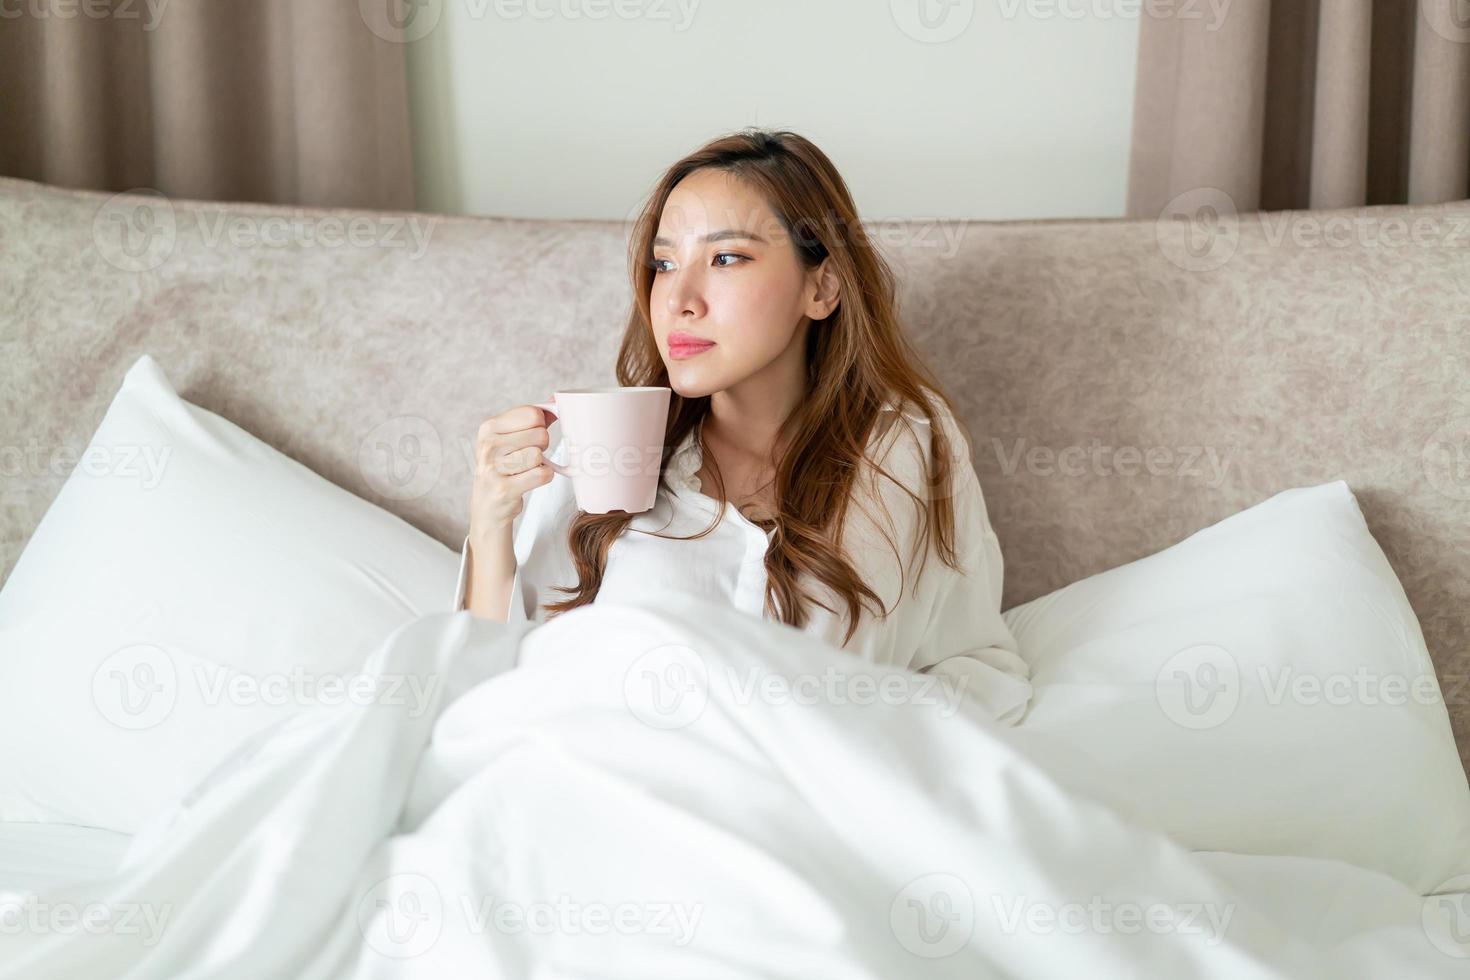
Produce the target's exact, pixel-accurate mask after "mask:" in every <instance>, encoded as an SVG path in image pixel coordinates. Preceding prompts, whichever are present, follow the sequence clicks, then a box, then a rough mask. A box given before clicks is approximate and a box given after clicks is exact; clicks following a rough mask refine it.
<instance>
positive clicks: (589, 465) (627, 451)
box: [536, 387, 670, 514]
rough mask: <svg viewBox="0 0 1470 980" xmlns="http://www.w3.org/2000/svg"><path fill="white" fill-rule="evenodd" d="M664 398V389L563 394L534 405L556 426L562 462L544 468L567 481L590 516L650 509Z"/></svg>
mask: <svg viewBox="0 0 1470 980" xmlns="http://www.w3.org/2000/svg"><path fill="white" fill-rule="evenodd" d="M669 395H670V389H668V388H666V387H645V388H638V387H634V388H621V387H611V388H568V389H567V390H565V391H558V392H557V393H556V394H555V396H553V400H552V401H548V402H538V403H537V404H536V407H537V408H539V409H541V410H542V411H544V412H549V413H551V414H552V415H553V416H555V418H554V419H553V421H556V422H560V423H561V437H562V441H563V442H564V443H565V444H566V456H565V459H566V462H565V463H564V464H558V463H553V462H552V461H551V460H550V459H547V460H546V463H547V465H548V466H550V467H551V468H552V469H553V470H554V471H556V472H557V473H559V474H561V475H562V476H566V477H570V478H571V480H572V490H573V492H574V493H575V494H576V498H577V506H578V507H579V508H580V509H582V510H584V511H586V512H587V513H589V514H610V513H612V512H613V511H616V510H621V511H626V512H627V513H629V514H641V513H643V512H644V511H646V510H650V509H652V507H653V504H654V501H655V499H656V498H657V496H658V475H659V468H660V466H661V464H662V462H663V451H664V430H665V429H666V428H667V427H668V418H669ZM548 424H549V423H548Z"/></svg>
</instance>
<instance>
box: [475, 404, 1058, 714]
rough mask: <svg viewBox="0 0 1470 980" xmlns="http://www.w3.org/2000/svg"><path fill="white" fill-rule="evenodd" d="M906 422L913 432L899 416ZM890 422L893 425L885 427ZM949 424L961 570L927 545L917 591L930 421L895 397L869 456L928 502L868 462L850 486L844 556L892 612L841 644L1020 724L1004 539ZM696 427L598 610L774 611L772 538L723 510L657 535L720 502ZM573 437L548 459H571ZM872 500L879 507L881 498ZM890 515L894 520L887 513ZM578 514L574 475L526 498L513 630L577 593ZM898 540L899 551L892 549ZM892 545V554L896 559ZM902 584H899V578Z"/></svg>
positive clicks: (630, 536)
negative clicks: (696, 598) (769, 583)
mask: <svg viewBox="0 0 1470 980" xmlns="http://www.w3.org/2000/svg"><path fill="white" fill-rule="evenodd" d="M899 415H901V416H902V417H903V418H904V419H907V420H908V422H909V423H912V428H910V426H909V425H906V424H904V423H903V422H902V421H900V420H899V419H898V418H896V417H895V416H899ZM889 423H892V424H889ZM943 424H944V425H945V427H946V429H945V431H946V432H947V434H948V435H949V439H950V445H951V447H952V452H953V453H954V454H955V458H954V466H953V474H954V487H953V494H954V500H953V502H954V515H955V548H956V553H957V555H958V557H959V558H960V559H961V567H962V568H963V570H964V573H963V574H961V573H960V572H956V571H955V570H954V569H952V568H950V567H949V566H948V565H946V564H945V563H944V562H943V561H942V560H941V558H940V557H939V553H938V551H937V549H936V543H935V542H934V541H933V540H932V539H931V540H930V542H929V553H928V555H927V564H926V565H925V567H924V568H923V574H922V576H921V577H920V579H919V582H918V586H917V589H915V587H914V582H913V578H914V572H915V571H916V570H917V568H918V565H919V564H920V563H922V558H923V556H915V555H914V549H915V545H916V543H917V535H918V533H919V531H920V530H921V529H922V527H923V525H922V523H920V522H921V521H922V520H923V518H922V517H921V516H920V514H919V512H918V506H927V503H928V500H929V491H928V472H929V468H928V459H929V454H930V441H929V426H930V421H929V420H928V419H927V418H926V417H924V416H923V415H920V414H916V413H911V412H908V411H902V412H900V411H899V409H898V408H897V407H896V406H895V405H894V403H892V402H890V403H889V404H887V405H885V406H884V408H883V415H882V417H881V418H880V420H879V423H878V425H876V426H875V431H874V435H873V438H872V440H871V441H870V443H869V447H868V455H869V459H870V460H873V459H876V460H878V461H880V462H881V463H882V465H883V467H884V468H885V469H887V470H888V471H889V472H890V473H891V474H892V475H893V477H894V478H896V479H898V480H900V481H902V483H903V484H904V485H905V486H906V487H908V489H909V490H910V491H911V492H912V493H914V494H915V495H916V496H917V497H918V498H919V504H918V505H917V506H916V504H915V501H914V500H913V498H911V497H910V496H909V495H908V494H907V493H905V492H904V490H903V489H901V488H900V487H899V486H897V485H896V484H895V483H894V482H893V480H890V479H888V478H887V477H884V476H882V475H880V474H878V473H877V470H876V468H874V467H873V466H872V465H871V463H869V464H865V465H864V467H863V468H862V469H861V470H860V475H859V477H858V478H857V480H856V481H855V483H854V487H853V493H854V500H853V502H852V505H851V506H850V508H849V513H848V518H847V525H848V526H847V528H846V530H845V531H844V537H843V545H844V547H845V548H846V551H847V555H848V559H849V561H851V562H852V563H853V566H854V568H855V569H856V570H857V572H858V573H859V574H860V575H861V576H862V578H863V581H864V582H866V583H867V584H868V586H869V587H870V588H872V589H873V591H874V592H876V593H877V594H878V596H879V597H880V598H881V599H882V600H883V607H884V608H886V609H890V610H891V612H890V613H889V614H888V616H887V618H885V619H878V618H875V617H874V616H873V614H872V612H871V611H870V610H869V609H866V608H865V609H864V610H863V612H862V614H861V616H860V619H859V623H858V628H857V630H856V631H855V632H854V633H853V636H852V639H851V640H849V641H848V643H847V644H846V647H845V648H846V649H847V650H849V651H851V652H853V653H855V654H857V655H858V656H860V657H863V658H865V659H867V660H870V661H873V662H875V663H881V664H891V665H895V666H899V667H906V668H908V669H910V670H915V671H921V672H932V673H938V674H940V675H948V678H949V679H950V680H952V681H954V682H955V683H956V684H958V685H960V689H961V690H962V691H963V692H964V693H965V694H966V695H968V696H969V697H971V698H972V699H975V700H978V701H979V702H980V703H982V704H983V705H985V706H986V707H987V708H988V709H989V710H990V713H991V714H992V716H993V717H995V719H996V720H997V721H999V722H1001V723H1002V724H1014V723H1015V722H1017V721H1019V720H1020V718H1021V716H1022V715H1023V714H1024V713H1025V710H1026V706H1027V703H1028V702H1029V700H1030V697H1031V684H1030V681H1029V676H1030V674H1029V671H1028V669H1027V666H1026V663H1025V661H1024V660H1022V659H1021V656H1020V654H1019V651H1018V648H1017V645H1016V641H1015V638H1014V637H1013V636H1012V635H1011V632H1010V629H1009V628H1008V627H1007V626H1006V624H1005V621H1004V620H1003V619H1001V615H1000V600H1001V574H1002V567H1001V553H1000V542H999V541H998V540H997V538H996V536H995V532H994V531H992V530H991V527H990V520H989V517H988V515H987V513H986V510H985V498H984V496H983V495H982V493H981V491H980V480H979V478H978V477H977V476H976V475H975V469H974V466H973V465H972V464H971V461H970V457H969V450H968V448H967V446H966V443H965V441H964V438H963V436H962V434H961V433H960V431H959V428H958V426H957V425H956V424H955V422H954V419H953V417H951V416H949V415H948V414H947V413H946V414H945V416H944V420H943ZM698 435H699V427H698V426H695V427H694V429H692V430H691V431H690V433H689V434H688V435H687V436H686V437H685V439H684V441H683V442H682V443H680V445H679V447H678V449H676V450H675V452H674V453H673V455H672V456H671V457H670V459H669V463H668V466H667V467H666V469H665V476H666V478H667V482H668V484H669V486H670V487H671V488H672V493H670V492H669V491H667V490H665V489H664V488H662V487H660V489H659V492H658V496H657V498H656V500H655V503H654V506H653V508H652V509H651V510H648V511H645V512H644V513H642V514H638V515H635V516H634V517H633V519H632V520H631V521H630V522H629V525H628V527H627V529H626V530H625V531H624V533H623V534H622V535H620V536H619V537H618V538H617V540H615V541H614V542H613V544H612V545H611V547H610V548H609V549H608V559H607V567H606V569H605V570H604V573H603V579H602V587H601V588H600V589H599V590H598V593H597V598H596V600H595V601H597V602H617V601H619V600H622V599H624V598H631V597H634V596H646V595H647V594H648V593H650V592H651V591H654V590H656V589H665V590H668V591H671V592H675V593H689V594H695V595H700V596H704V597H707V598H712V599H715V600H718V601H720V602H723V603H725V604H728V605H730V606H734V607H735V608H737V609H740V610H743V611H745V612H747V613H749V614H750V615H752V616H756V617H760V618H764V617H765V588H766V570H765V555H766V550H767V548H768V546H769V543H770V539H769V537H768V536H767V534H766V532H765V531H764V530H762V529H761V528H760V527H759V526H757V525H756V524H754V523H752V522H751V521H750V520H749V519H748V518H746V517H745V516H744V515H743V514H741V513H740V512H739V510H738V509H737V508H736V507H735V505H734V504H733V503H731V502H728V501H727V502H726V504H725V513H724V518H723V519H722V520H721V521H720V523H719V526H717V527H716V528H715V529H714V530H713V531H711V532H710V533H709V534H708V535H706V536H705V537H702V538H697V539H693V540H686V541H678V540H670V539H669V538H667V537H658V536H656V534H655V533H654V532H658V533H662V534H665V535H678V536H688V535H691V534H695V533H697V532H699V531H701V530H703V529H704V528H705V527H707V526H708V525H709V523H710V521H711V519H712V518H713V516H714V514H715V510H716V502H715V500H714V498H712V497H710V496H707V495H706V494H704V493H702V492H701V489H700V481H699V478H698V477H697V476H695V474H696V473H697V472H698V471H699V468H700V466H701V463H702V458H701V447H700V442H699V438H698ZM565 445H566V443H565V441H564V440H563V441H562V442H560V443H558V445H557V447H556V449H555V450H553V451H552V453H551V456H550V458H551V459H553V460H555V461H557V462H559V463H561V462H565V458H564V456H563V450H564V448H565ZM875 499H876V500H878V501H880V502H879V503H877V504H875ZM884 506H886V508H887V516H885V513H884V510H883V507H884ZM576 514H577V504H576V500H575V498H574V496H573V493H572V484H571V481H570V480H569V479H567V478H553V480H552V482H551V483H549V484H547V485H545V486H543V487H540V488H538V489H536V490H533V491H531V492H530V494H528V495H527V497H526V502H525V507H524V508H523V509H522V511H521V514H520V515H519V516H518V517H517V518H516V520H515V525H514V530H513V538H514V542H515V544H514V547H515V556H516V563H517V568H516V573H515V580H514V583H513V585H512V586H511V593H510V594H511V598H510V608H509V610H508V617H507V620H508V621H509V622H517V621H525V620H530V621H533V622H544V621H545V618H546V614H545V611H544V610H543V609H541V608H540V607H541V604H542V603H546V602H555V601H558V600H560V599H562V598H565V595H566V594H565V593H560V592H553V591H551V588H552V587H553V586H575V585H576V584H577V575H576V571H575V567H574V566H573V564H572V558H571V552H570V549H569V547H568V542H567V532H568V527H569V524H570V522H571V520H572V518H573V517H575V516H576ZM888 536H891V538H892V541H893V544H892V545H890V544H889V540H888ZM468 543H469V539H468V537H467V538H466V539H465V546H464V547H463V549H462V553H461V560H460V572H459V584H458V585H457V587H456V595H455V604H454V608H455V609H464V608H465V598H466V596H465V585H466V581H467V578H468V574H467V573H468V570H469V568H468V561H469V548H468ZM895 547H896V548H897V555H895V551H894V549H895ZM901 579H902V581H901ZM801 584H802V585H803V586H804V587H805V588H806V589H807V590H809V591H810V592H811V593H813V594H815V595H817V596H820V597H821V598H822V601H823V602H826V603H827V604H828V605H830V606H832V607H833V609H836V610H839V611H841V610H844V609H845V604H844V603H842V602H840V601H838V599H837V597H836V595H835V593H833V592H832V591H831V590H830V589H829V588H827V587H826V586H825V585H823V584H822V583H821V582H819V581H817V580H816V579H812V578H803V579H802V582H801ZM846 626H847V622H846V614H845V612H839V613H837V614H834V613H832V612H829V611H828V610H826V609H823V608H822V607H821V606H817V605H815V604H812V603H808V620H807V625H806V627H804V629H805V631H806V632H810V633H815V634H817V635H818V636H821V637H823V638H824V639H826V640H827V641H828V642H829V643H831V644H833V645H834V646H841V645H842V638H843V634H844V633H845V631H846Z"/></svg>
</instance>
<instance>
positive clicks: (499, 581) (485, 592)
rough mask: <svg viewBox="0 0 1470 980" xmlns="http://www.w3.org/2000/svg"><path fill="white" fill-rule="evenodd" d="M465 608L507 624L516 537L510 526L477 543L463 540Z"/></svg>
mask: <svg viewBox="0 0 1470 980" xmlns="http://www.w3.org/2000/svg"><path fill="white" fill-rule="evenodd" d="M465 549H466V553H465V567H466V569H467V572H468V574H467V575H466V577H465V578H466V581H465V586H464V591H465V597H466V599H467V600H468V601H467V603H466V607H467V608H468V609H469V611H470V612H471V613H473V614H474V615H476V616H478V617H480V618H481V619H490V620H494V621H495V622H497V623H503V622H506V620H507V619H508V616H509V609H510V603H511V599H512V595H511V588H512V586H513V585H514V583H515V578H516V554H515V538H514V534H513V533H512V531H511V527H510V525H506V526H504V527H500V528H496V529H494V530H493V531H491V532H489V533H488V534H487V535H485V537H483V538H482V539H481V540H480V541H478V542H476V541H472V540H471V539H470V538H465Z"/></svg>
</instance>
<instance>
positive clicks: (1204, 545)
mask: <svg viewBox="0 0 1470 980" xmlns="http://www.w3.org/2000/svg"><path fill="white" fill-rule="evenodd" d="M1005 620H1006V622H1007V624H1008V625H1009V626H1010V627H1011V629H1012V631H1013V632H1014V633H1015V636H1016V639H1017V642H1018V643H1019V644H1020V647H1021V652H1022V655H1023V656H1024V657H1025V658H1026V660H1027V662H1028V663H1030V665H1031V680H1032V684H1033V685H1034V687H1035V695H1034V698H1033V701H1032V705H1031V709H1030V711H1029V713H1028V714H1027V715H1026V717H1025V718H1024V719H1023V721H1022V723H1021V726H1020V727H1021V729H1023V730H1025V731H1027V732H1029V733H1031V734H1032V735H1044V736H1047V737H1048V738H1047V741H1051V740H1052V739H1053V738H1054V739H1055V740H1056V741H1057V742H1058V743H1064V744H1066V745H1068V746H1071V747H1072V748H1073V749H1075V751H1076V752H1077V753H1080V761H1081V762H1082V764H1083V766H1082V768H1084V769H1090V770H1091V771H1090V772H1089V773H1088V774H1087V776H1086V777H1085V778H1086V781H1087V782H1088V784H1089V787H1090V788H1091V789H1092V790H1093V791H1095V792H1101V794H1102V795H1103V796H1104V797H1106V800H1105V801H1106V802H1108V803H1110V804H1112V805H1113V806H1115V807H1117V808H1118V809H1120V810H1122V811H1125V812H1127V813H1129V814H1132V815H1133V816H1134V817H1135V818H1136V819H1138V820H1140V821H1142V822H1144V823H1146V824H1148V825H1151V826H1153V827H1155V828H1157V829H1159V830H1162V831H1164V832H1165V833H1167V834H1170V835H1171V836H1173V837H1174V838H1176V839H1177V840H1179V841H1180V842H1181V843H1183V844H1185V845H1186V846H1188V847H1191V848H1193V849H1195V850H1219V851H1232V852H1240V853H1247V854H1272V855H1302V856H1311V857H1329V858H1340V859H1342V860H1344V861H1349V862H1351V863H1353V864H1356V865H1360V866H1362V867H1366V868H1370V869H1374V870H1378V871H1382V872H1385V873H1387V874H1390V875H1392V876H1394V877H1395V878H1398V879H1399V880H1400V881H1403V882H1404V883H1405V884H1408V885H1410V886H1412V887H1415V888H1418V889H1419V891H1420V892H1421V893H1424V892H1427V891H1430V890H1432V889H1435V888H1437V887H1438V886H1440V885H1441V884H1443V883H1444V881H1445V879H1447V878H1450V877H1452V876H1454V875H1456V874H1460V873H1463V872H1467V871H1470V789H1467V786H1466V781H1465V773H1464V771H1463V769H1462V768H1461V766H1460V760H1459V756H1458V754H1457V752H1456V750H1455V742H1454V738H1453V736H1452V734H1451V730H1450V723H1449V716H1448V713H1447V712H1446V710H1445V706H1444V703H1443V701H1442V700H1441V698H1440V691H1439V685H1438V683H1437V681H1436V680H1435V674H1434V668H1433V666H1432V664H1431V661H1430V658H1429V653H1428V651H1427V649H1426V648H1425V645H1424V637H1423V634H1422V633H1421V632H1420V628H1419V622H1418V620H1417V619H1416V618H1415V616H1414V612H1413V610H1412V609H1411V608H1410V606H1409V602H1408V599H1407V598H1406V597H1405V595H1404V591H1403V588H1402V586H1401V585H1400V584H1399V581H1398V578H1397V577H1396V576H1395V575H1394V573H1393V569H1392V568H1391V567H1390V566H1389V564H1388V561H1387V559H1386V558H1385V557H1384V555H1383V552H1382V550H1381V549H1380V548H1379V547H1378V543H1377V542H1376V541H1374V539H1373V536H1372V535H1371V534H1370V533H1369V531H1368V527H1367V524H1366V523H1365V522H1364V520H1363V515H1362V513H1361V512H1360V511H1359V509H1358V504H1357V501H1356V499H1354V497H1353V495H1352V492H1351V491H1350V490H1349V489H1348V487H1347V484H1346V483H1344V482H1343V481H1341V480H1339V481H1337V482H1335V483H1328V484H1324V485H1322V486H1318V487H1307V488H1301V489H1295V490H1287V491H1285V492H1283V493H1280V494H1277V495H1276V496H1275V497H1272V498H1271V499H1270V500H1267V501H1265V502H1264V503H1261V504H1259V505H1258V506H1255V507H1252V508H1250V509H1249V510H1247V511H1244V512H1242V513H1240V514H1236V515H1234V516H1232V517H1230V518H1227V519H1226V520H1223V521H1221V522H1220V523H1218V524H1216V525H1214V526H1213V527H1209V528H1206V529H1204V530H1202V531H1199V532H1198V533H1196V534H1194V535H1193V536H1192V537H1190V538H1188V539H1186V540H1185V541H1182V542H1180V543H1179V544H1177V545H1175V546H1173V547H1171V548H1168V549H1166V550H1165V551H1162V552H1159V553H1158V554H1156V555H1151V556H1149V557H1147V558H1143V559H1140V560H1139V561H1135V562H1133V563H1131V564H1128V565H1124V566H1121V567H1119V568H1115V569H1112V570H1110V571H1107V572H1103V573H1102V574H1099V575H1094V576H1092V577H1091V578H1087V579H1083V580H1082V581H1080V582H1076V583H1073V584H1072V585H1069V586H1067V587H1066V588H1063V589H1060V590H1059V591H1057V592H1054V593H1052V594H1051V595H1047V596H1043V597H1041V598H1039V599H1036V600H1033V601H1031V602H1028V603H1026V604H1024V605H1021V606H1017V607H1016V608H1014V609H1011V610H1009V611H1007V612H1006V614H1005ZM1212 692H1213V693H1212Z"/></svg>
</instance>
